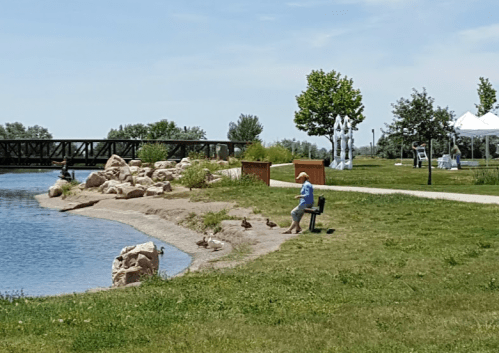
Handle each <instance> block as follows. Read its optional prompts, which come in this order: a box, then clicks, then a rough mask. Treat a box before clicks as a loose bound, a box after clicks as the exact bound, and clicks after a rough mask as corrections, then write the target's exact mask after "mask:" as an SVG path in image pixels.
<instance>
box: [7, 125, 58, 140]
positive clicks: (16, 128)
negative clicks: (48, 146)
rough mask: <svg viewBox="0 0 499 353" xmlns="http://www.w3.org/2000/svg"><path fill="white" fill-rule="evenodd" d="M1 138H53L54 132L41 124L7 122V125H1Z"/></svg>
mask: <svg viewBox="0 0 499 353" xmlns="http://www.w3.org/2000/svg"><path fill="white" fill-rule="evenodd" d="M0 138H1V139H6V140H14V139H52V134H51V133H50V132H49V131H48V129H46V128H44V127H41V126H39V125H34V126H28V128H26V127H25V126H24V125H23V124H22V123H20V122H15V123H5V127H3V126H2V125H0Z"/></svg>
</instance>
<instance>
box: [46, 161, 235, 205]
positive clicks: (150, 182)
mask: <svg viewBox="0 0 499 353" xmlns="http://www.w3.org/2000/svg"><path fill="white" fill-rule="evenodd" d="M211 162H212V163H217V164H219V165H223V166H226V165H228V164H229V162H227V161H223V160H219V161H214V160H213V161H211ZM197 163H200V161H199V160H192V161H191V160H190V159H189V158H183V159H182V160H181V161H180V163H178V164H177V163H175V162H174V161H159V162H156V163H154V165H148V164H146V163H142V162H141V161H140V160H131V161H130V163H128V164H127V163H126V161H125V160H124V159H123V158H121V157H120V156H118V155H115V154H113V155H112V156H111V157H110V158H109V159H108V161H107V163H106V165H105V167H104V170H101V171H97V172H93V173H91V174H90V175H89V177H88V178H87V180H86V182H85V183H83V184H81V185H80V186H79V187H80V188H81V189H89V188H98V190H99V191H100V192H102V193H104V194H116V195H117V198H123V199H130V198H135V197H142V196H156V195H161V194H164V193H165V192H170V191H172V187H171V185H170V181H171V180H174V179H180V178H182V173H183V172H184V171H185V170H186V169H187V168H188V167H190V166H192V165H193V164H197ZM204 170H205V173H206V179H205V180H206V182H207V183H214V182H217V181H219V180H221V178H220V177H219V176H215V175H213V174H211V172H210V170H209V169H207V168H205V169H204ZM64 183H67V181H65V180H58V181H57V182H56V183H55V184H54V185H53V186H52V187H51V188H50V189H49V197H55V196H60V195H61V194H62V185H63V184H64Z"/></svg>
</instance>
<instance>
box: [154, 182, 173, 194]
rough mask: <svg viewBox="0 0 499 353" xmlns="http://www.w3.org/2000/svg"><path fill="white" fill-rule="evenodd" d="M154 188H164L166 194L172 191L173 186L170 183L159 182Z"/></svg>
mask: <svg viewBox="0 0 499 353" xmlns="http://www.w3.org/2000/svg"><path fill="white" fill-rule="evenodd" d="M154 186H156V187H160V188H162V189H163V191H164V192H170V191H172V185H171V184H170V182H169V181H162V182H158V183H156V184H154Z"/></svg>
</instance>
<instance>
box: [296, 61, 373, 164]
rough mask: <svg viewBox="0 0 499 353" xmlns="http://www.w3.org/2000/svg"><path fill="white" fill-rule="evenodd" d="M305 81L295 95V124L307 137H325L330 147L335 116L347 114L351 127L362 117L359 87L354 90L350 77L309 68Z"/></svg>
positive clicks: (332, 139)
mask: <svg viewBox="0 0 499 353" xmlns="http://www.w3.org/2000/svg"><path fill="white" fill-rule="evenodd" d="M307 82H308V83H307V90H306V91H304V92H302V93H301V95H299V96H296V102H297V103H298V107H299V108H300V110H299V111H297V112H295V119H294V122H295V124H296V127H297V128H298V129H299V130H302V131H306V132H307V134H308V135H309V136H325V137H327V138H328V139H329V141H330V142H331V145H332V146H334V143H335V141H334V123H335V121H336V117H337V116H340V117H345V116H348V117H349V118H350V121H351V123H352V128H353V129H354V130H357V125H358V124H360V123H361V122H362V121H364V119H365V116H364V115H363V114H362V112H363V111H364V105H363V104H362V95H361V94H360V90H359V89H354V87H353V80H352V79H350V80H349V79H348V77H347V76H345V77H343V78H342V77H341V75H340V73H337V72H335V71H334V70H333V71H331V72H329V73H325V72H324V71H322V69H321V70H318V71H315V70H313V71H312V73H310V75H308V76H307ZM333 149H334V148H333ZM331 160H332V159H331Z"/></svg>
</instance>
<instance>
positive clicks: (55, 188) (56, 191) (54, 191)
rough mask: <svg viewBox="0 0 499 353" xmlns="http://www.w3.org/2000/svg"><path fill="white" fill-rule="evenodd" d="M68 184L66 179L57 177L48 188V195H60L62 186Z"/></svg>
mask: <svg viewBox="0 0 499 353" xmlns="http://www.w3.org/2000/svg"><path fill="white" fill-rule="evenodd" d="M65 184H69V182H68V181H67V180H64V179H58V180H57V181H56V182H55V184H54V185H52V186H51V187H50V188H49V197H57V196H61V195H62V186H63V185H65Z"/></svg>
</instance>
